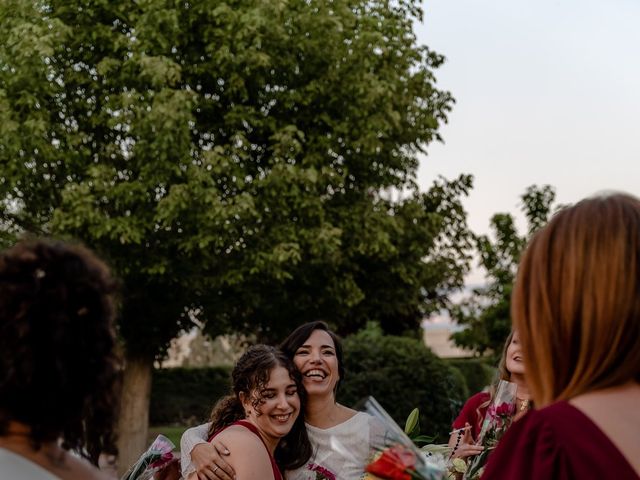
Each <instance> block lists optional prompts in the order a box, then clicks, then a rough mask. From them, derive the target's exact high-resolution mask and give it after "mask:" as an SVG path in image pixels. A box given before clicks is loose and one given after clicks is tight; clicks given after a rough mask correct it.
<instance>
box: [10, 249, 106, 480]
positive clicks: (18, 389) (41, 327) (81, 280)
mask: <svg viewBox="0 0 640 480" xmlns="http://www.w3.org/2000/svg"><path fill="white" fill-rule="evenodd" d="M114 290H115V283H114V281H113V280H112V278H111V276H110V274H109V270H108V269H107V267H106V266H105V265H104V264H103V263H102V262H101V261H100V260H99V259H98V258H96V257H95V256H94V255H93V254H92V253H91V252H90V251H88V250H86V249H84V248H81V247H77V246H70V245H65V244H63V243H55V242H46V241H32V242H22V243H19V244H18V245H16V246H15V247H13V248H11V249H10V250H7V251H5V252H3V253H2V254H0V480H9V479H11V480H21V479H29V480H54V479H65V480H78V479H87V480H92V479H108V477H107V476H106V475H104V474H103V473H101V472H100V471H99V470H98V469H97V468H95V467H94V466H93V465H91V464H90V463H89V462H87V461H85V459H82V458H79V457H78V454H72V453H70V450H73V451H75V452H80V453H81V454H83V455H84V456H86V457H87V460H90V461H92V462H93V463H94V465H96V464H97V461H98V456H99V454H100V453H101V452H105V453H111V452H114V451H115V445H114V440H115V438H114V434H113V419H114V408H113V407H114V406H115V405H116V401H117V396H116V394H115V391H114V389H113V387H114V383H115V381H116V379H117V376H118V372H119V366H118V361H117V358H116V356H115V335H114V329H113V319H114V306H113V298H112V297H113V292H114Z"/></svg>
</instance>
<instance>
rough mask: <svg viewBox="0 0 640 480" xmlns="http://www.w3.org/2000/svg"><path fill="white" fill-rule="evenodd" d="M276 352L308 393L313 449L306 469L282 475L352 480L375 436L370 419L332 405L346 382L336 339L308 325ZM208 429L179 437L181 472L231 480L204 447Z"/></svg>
mask: <svg viewBox="0 0 640 480" xmlns="http://www.w3.org/2000/svg"><path fill="white" fill-rule="evenodd" d="M280 349H281V350H282V351H283V352H285V354H286V355H288V356H289V357H290V358H292V359H293V362H294V363H295V365H296V367H297V368H298V370H300V372H301V373H302V378H303V383H304V387H305V389H306V391H307V406H306V409H305V424H306V426H307V432H308V435H309V441H310V442H311V446H312V448H313V453H312V456H311V459H310V460H309V461H308V463H307V464H306V465H304V466H302V467H300V468H298V469H296V470H290V471H287V472H286V473H285V477H286V479H287V480H315V479H318V478H320V479H327V480H356V479H360V478H361V477H362V476H363V474H364V467H365V465H366V463H367V461H368V460H369V458H370V456H371V454H372V453H373V452H372V449H371V438H372V436H374V435H376V434H377V433H378V432H379V428H377V424H376V422H375V421H374V420H373V418H372V417H370V416H369V415H367V414H365V413H362V412H357V411H355V410H352V409H351V408H348V407H345V406H344V405H341V404H339V403H338V402H336V391H337V389H338V386H339V385H340V382H341V381H342V380H343V379H344V377H345V368H344V362H343V355H342V343H341V342H340V339H339V338H338V337H337V336H336V335H335V334H334V333H333V332H332V331H330V330H329V328H328V326H327V324H326V323H324V322H320V321H317V322H310V323H305V324H304V325H302V326H300V327H298V328H297V329H296V330H294V331H293V332H292V333H291V334H290V335H289V336H288V337H287V338H286V339H285V341H284V342H282V344H281V345H280ZM206 432H207V425H201V426H199V427H194V428H192V429H189V430H187V431H186V432H185V434H184V435H183V437H182V442H181V451H182V471H183V475H184V476H185V477H186V476H187V475H188V474H189V473H191V472H194V471H195V472H196V473H197V478H198V479H199V480H231V479H232V478H233V475H234V471H233V469H232V468H231V467H230V466H229V464H228V463H227V462H226V461H225V459H224V457H225V456H226V455H228V453H227V452H228V450H227V448H226V446H225V445H223V444H222V443H216V442H214V443H212V444H207V443H205V440H206V439H205V437H206Z"/></svg>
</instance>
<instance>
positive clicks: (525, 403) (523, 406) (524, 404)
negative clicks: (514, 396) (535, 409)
mask: <svg viewBox="0 0 640 480" xmlns="http://www.w3.org/2000/svg"><path fill="white" fill-rule="evenodd" d="M518 401H519V402H520V408H519V410H520V411H521V412H524V411H525V410H526V409H527V408H529V400H528V399H526V400H521V399H519V398H518Z"/></svg>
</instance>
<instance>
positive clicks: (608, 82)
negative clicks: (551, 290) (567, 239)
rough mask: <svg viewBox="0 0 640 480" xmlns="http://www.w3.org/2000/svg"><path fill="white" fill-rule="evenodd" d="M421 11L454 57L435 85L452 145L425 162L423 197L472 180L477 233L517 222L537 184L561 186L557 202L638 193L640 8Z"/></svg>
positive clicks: (428, 6) (513, 0) (568, 1)
mask: <svg viewBox="0 0 640 480" xmlns="http://www.w3.org/2000/svg"><path fill="white" fill-rule="evenodd" d="M423 5H424V8H425V18H424V22H423V23H422V24H420V25H417V26H416V32H417V36H418V41H419V43H421V44H426V45H428V46H429V47H430V48H432V49H433V50H435V51H437V52H438V53H441V54H443V55H445V57H446V58H447V60H446V63H445V64H444V65H443V66H442V67H440V68H439V69H438V70H436V72H435V73H436V78H437V85H438V87H439V88H441V89H445V90H449V91H450V92H451V93H452V94H453V96H454V97H455V99H456V104H455V106H454V108H453V111H452V112H451V114H450V115H449V122H448V124H447V125H445V126H443V127H442V128H441V129H440V133H441V135H442V136H443V138H444V144H440V143H434V144H431V145H430V146H429V147H428V148H427V150H428V154H427V155H426V156H424V157H422V158H421V161H420V169H419V172H418V183H419V184H420V185H421V187H422V188H423V189H426V188H428V186H429V185H430V184H431V183H432V182H433V180H434V179H435V178H436V177H437V176H438V175H443V176H445V177H446V178H454V177H456V176H457V175H459V174H460V173H471V174H473V175H474V177H475V182H474V188H473V191H472V192H471V194H470V196H469V198H468V199H467V200H466V201H465V202H464V204H465V208H466V209H467V212H468V220H469V225H470V227H471V229H472V230H473V231H475V232H476V233H487V232H488V231H489V219H490V217H491V215H492V214H493V213H496V212H511V213H514V214H516V212H518V210H519V203H520V195H521V194H522V193H523V192H524V191H525V189H526V187H527V186H529V185H532V184H538V185H544V184H550V185H552V186H554V187H555V189H556V193H557V197H556V198H557V201H558V202H560V203H573V202H575V201H577V200H579V199H581V198H583V197H586V196H589V195H592V194H594V193H596V192H598V191H602V190H611V189H613V190H623V191H627V192H629V193H633V194H635V195H640V121H639V118H638V117H639V115H640V27H639V26H638V25H639V23H638V22H639V21H640V1H638V0H600V1H596V0H555V1H554V0H535V1H533V0H527V1H524V0H483V1H480V0H426V1H425V2H424V4H423ZM519 218H520V220H519V223H520V226H521V228H522V229H523V230H522V231H524V221H523V219H522V218H523V217H522V216H521V215H520V217H519ZM481 278H482V276H481V274H479V272H477V271H476V272H475V273H472V275H471V276H470V278H469V279H468V282H469V283H477V282H478V281H479V280H480V279H481Z"/></svg>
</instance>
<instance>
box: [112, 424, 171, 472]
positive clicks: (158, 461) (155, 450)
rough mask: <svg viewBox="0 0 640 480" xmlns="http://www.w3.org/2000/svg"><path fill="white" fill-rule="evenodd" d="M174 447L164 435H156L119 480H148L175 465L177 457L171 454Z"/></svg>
mask: <svg viewBox="0 0 640 480" xmlns="http://www.w3.org/2000/svg"><path fill="white" fill-rule="evenodd" d="M174 448H175V445H174V444H173V442H172V441H171V440H169V439H168V438H167V437H165V436H164V435H158V436H157V437H156V439H155V440H154V441H153V443H152V444H151V446H150V447H149V448H148V450H147V451H146V452H144V453H143V454H142V456H141V457H140V458H139V459H138V461H137V462H136V463H135V464H134V465H133V466H132V467H131V468H130V469H129V470H128V471H127V473H125V474H124V476H123V477H122V479H121V480H149V479H150V478H152V477H154V475H155V474H157V473H158V472H160V471H162V470H164V469H165V468H167V467H168V466H169V465H170V464H175V462H177V460H178V457H177V455H176V454H175V453H174V452H173V450H174Z"/></svg>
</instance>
